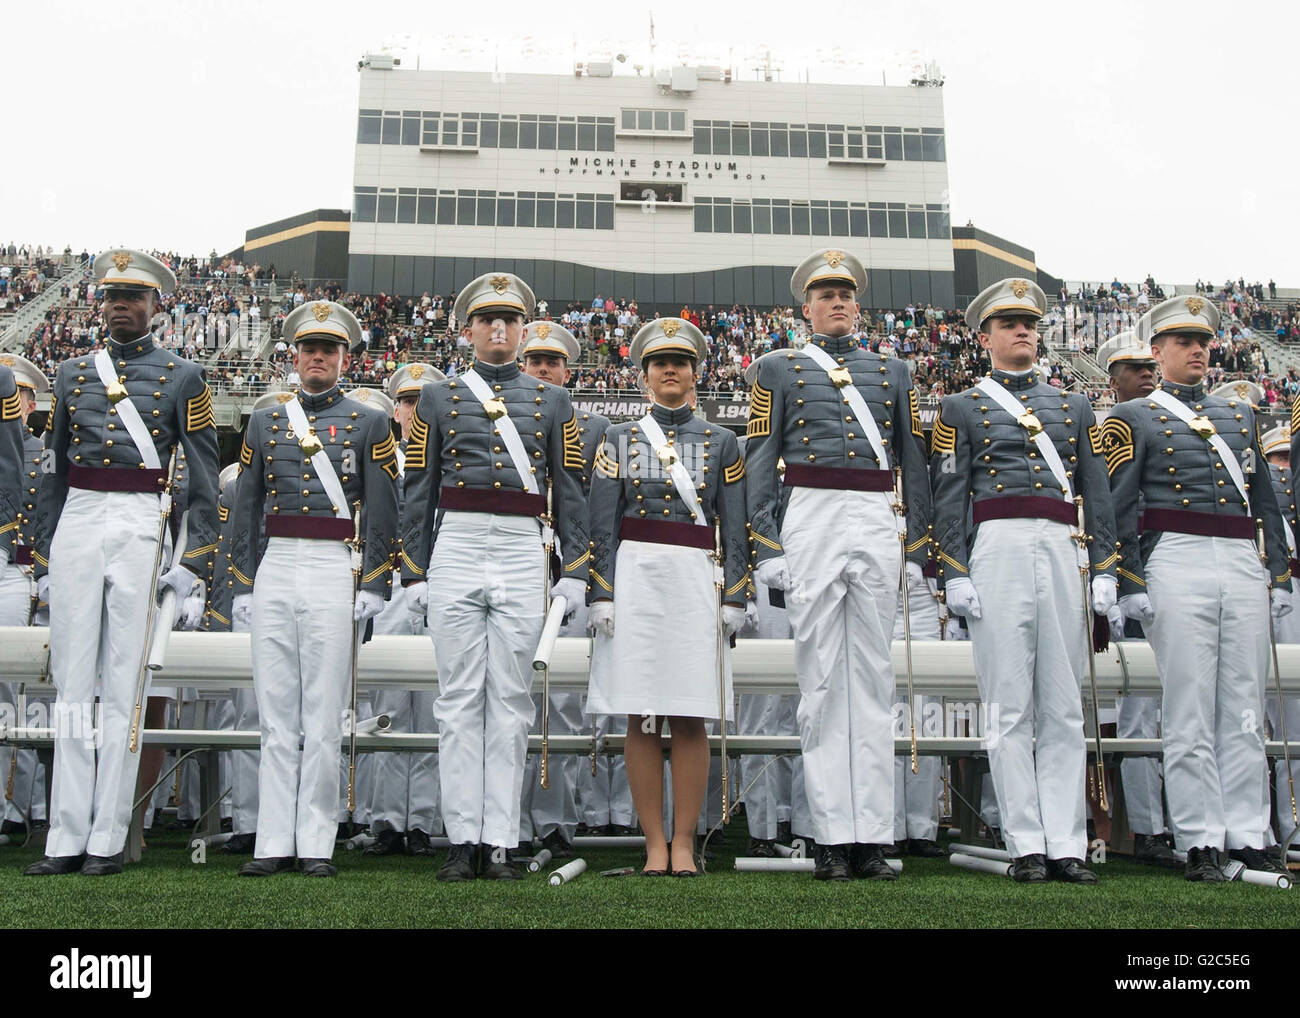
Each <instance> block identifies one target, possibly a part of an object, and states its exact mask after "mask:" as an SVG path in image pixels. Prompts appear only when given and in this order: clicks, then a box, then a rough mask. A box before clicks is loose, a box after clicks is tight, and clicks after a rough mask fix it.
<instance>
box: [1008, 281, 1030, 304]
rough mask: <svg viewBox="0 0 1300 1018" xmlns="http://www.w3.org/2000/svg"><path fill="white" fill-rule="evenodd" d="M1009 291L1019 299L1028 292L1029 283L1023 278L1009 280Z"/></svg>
mask: <svg viewBox="0 0 1300 1018" xmlns="http://www.w3.org/2000/svg"><path fill="white" fill-rule="evenodd" d="M1011 292H1012V293H1014V294H1015V295H1016V300H1020V298H1022V297H1023V296H1024V295H1025V294H1027V293H1028V292H1029V283H1028V282H1027V281H1026V280H1023V279H1013V280H1011Z"/></svg>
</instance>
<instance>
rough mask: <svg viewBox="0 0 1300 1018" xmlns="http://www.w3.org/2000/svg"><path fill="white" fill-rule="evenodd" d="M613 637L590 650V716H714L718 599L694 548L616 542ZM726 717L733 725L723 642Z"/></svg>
mask: <svg viewBox="0 0 1300 1018" xmlns="http://www.w3.org/2000/svg"><path fill="white" fill-rule="evenodd" d="M614 575H615V577H616V580H615V582H617V583H618V589H617V593H616V594H615V597H614V635H613V636H612V637H605V636H598V637H596V640H595V644H594V646H593V648H592V655H591V679H590V682H589V685H588V694H587V707H586V710H587V713H588V714H631V715H645V714H655V715H658V716H661V717H662V716H669V717H689V718H712V719H716V718H717V717H718V665H717V660H718V640H719V636H720V633H719V629H718V600H717V597H718V595H717V591H716V590H715V589H714V585H713V562H712V560H711V559H710V558H709V556H708V553H707V552H705V551H703V550H701V549H699V548H682V547H678V546H675V545H668V544H652V543H650V542H643V541H623V542H622V543H620V544H619V548H618V558H617V562H616V566H615V571H614ZM722 662H723V671H724V673H725V676H726V693H725V696H724V699H725V700H726V704H727V720H729V721H730V720H734V716H733V715H734V710H733V708H732V700H733V696H732V691H731V650H730V648H729V647H728V641H726V640H723V641H722Z"/></svg>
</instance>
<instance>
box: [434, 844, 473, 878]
mask: <svg viewBox="0 0 1300 1018" xmlns="http://www.w3.org/2000/svg"><path fill="white" fill-rule="evenodd" d="M477 876H478V846H477V845H475V844H473V843H472V842H468V841H467V842H466V843H465V844H463V845H452V846H451V848H449V849H448V850H447V861H446V862H444V863H443V864H442V868H441V869H439V870H438V879H439V880H441V881H442V882H443V883H444V884H460V883H464V882H465V881H467V880H473V879H475V878H476V877H477Z"/></svg>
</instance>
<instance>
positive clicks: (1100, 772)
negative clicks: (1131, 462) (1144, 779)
mask: <svg viewBox="0 0 1300 1018" xmlns="http://www.w3.org/2000/svg"><path fill="white" fill-rule="evenodd" d="M1074 508H1075V510H1076V511H1077V512H1078V514H1079V526H1078V530H1077V531H1076V532H1075V535H1074V539H1075V541H1076V542H1078V545H1079V580H1080V582H1081V583H1082V585H1083V635H1084V640H1085V642H1086V643H1087V645H1088V681H1089V683H1090V684H1091V689H1092V737H1093V740H1094V741H1095V742H1096V744H1097V801H1098V802H1099V803H1100V804H1101V808H1102V809H1103V810H1108V809H1110V803H1108V802H1107V801H1106V764H1105V762H1104V761H1103V760H1102V757H1101V715H1100V714H1099V713H1098V709H1097V656H1096V651H1095V650H1094V649H1093V643H1092V591H1090V590H1089V589H1088V532H1087V529H1086V528H1085V526H1084V517H1083V496H1082V495H1075V496H1074ZM1271 617H1272V616H1271V615H1270V618H1271Z"/></svg>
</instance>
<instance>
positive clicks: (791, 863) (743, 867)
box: [736, 855, 903, 873]
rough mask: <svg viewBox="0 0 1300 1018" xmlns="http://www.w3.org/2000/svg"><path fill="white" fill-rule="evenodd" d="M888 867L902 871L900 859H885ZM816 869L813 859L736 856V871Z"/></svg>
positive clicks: (807, 870) (763, 871)
mask: <svg viewBox="0 0 1300 1018" xmlns="http://www.w3.org/2000/svg"><path fill="white" fill-rule="evenodd" d="M885 862H886V863H888V864H889V868H890V869H891V870H893V871H894V872H895V873H902V872H903V860H902V859H886V860H885ZM816 869H817V862H816V860H814V859H755V858H751V857H749V856H744V855H738V856H736V871H737V872H738V873H812V872H813V871H814V870H816Z"/></svg>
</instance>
